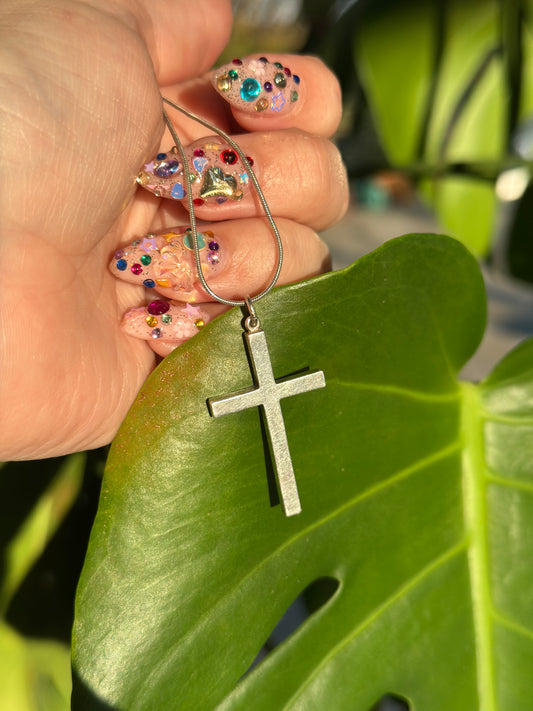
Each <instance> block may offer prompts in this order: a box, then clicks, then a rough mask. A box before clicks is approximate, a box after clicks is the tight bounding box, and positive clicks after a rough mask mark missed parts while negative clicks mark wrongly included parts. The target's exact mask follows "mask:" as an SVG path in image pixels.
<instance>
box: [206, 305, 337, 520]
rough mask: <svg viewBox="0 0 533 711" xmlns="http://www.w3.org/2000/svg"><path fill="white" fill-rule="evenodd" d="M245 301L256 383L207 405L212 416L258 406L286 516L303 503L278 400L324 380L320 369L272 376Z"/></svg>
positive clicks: (246, 336) (256, 324) (261, 336)
mask: <svg viewBox="0 0 533 711" xmlns="http://www.w3.org/2000/svg"><path fill="white" fill-rule="evenodd" d="M247 304H248V306H249V310H250V313H251V314H253V315H251V316H250V317H248V318H247V319H246V321H245V329H246V330H245V333H244V340H245V345H246V350H247V351H248V355H249V357H250V362H251V365H252V372H253V376H254V382H255V386H254V387H251V388H247V389H246V390H242V391H240V392H237V393H232V394H231V395H227V396H226V397H216V398H209V399H208V401H207V402H208V407H209V411H210V413H211V415H212V416H213V417H222V415H230V414H233V413H235V412H241V411H242V410H247V409H249V408H251V407H261V409H262V411H263V413H264V417H265V420H266V429H267V433H268V438H269V441H270V446H271V448H272V455H273V459H274V465H275V468H276V472H277V479H278V485H279V490H280V494H281V502H282V505H283V510H284V512H285V515H286V516H294V515H295V514H299V513H300V512H301V510H302V507H301V505H300V497H299V496H298V488H297V486H296V479H295V477H294V469H293V466H292V461H291V454H290V451H289V443H288V441H287V433H286V431H285V423H284V421H283V413H282V411H281V405H280V400H282V399H283V398H285V397H292V396H293V395H298V394H300V393H304V392H308V391H310V390H316V389H317V388H324V387H325V386H326V380H325V378H324V373H323V372H322V371H321V370H318V371H314V372H311V373H306V374H305V375H300V376H296V377H292V378H284V379H281V380H275V378H274V373H273V371H272V363H271V361H270V354H269V352H268V346H267V342H266V337H265V332H264V331H263V330H262V329H261V327H260V323H259V319H258V318H257V316H255V313H254V312H253V308H252V309H250V306H251V304H250V302H249V300H247Z"/></svg>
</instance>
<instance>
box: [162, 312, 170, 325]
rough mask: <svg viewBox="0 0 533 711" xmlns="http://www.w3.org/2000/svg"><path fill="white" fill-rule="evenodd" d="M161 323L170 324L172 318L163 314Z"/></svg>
mask: <svg viewBox="0 0 533 711" xmlns="http://www.w3.org/2000/svg"><path fill="white" fill-rule="evenodd" d="M161 321H163V323H172V316H171V315H170V314H163V315H162V316H161Z"/></svg>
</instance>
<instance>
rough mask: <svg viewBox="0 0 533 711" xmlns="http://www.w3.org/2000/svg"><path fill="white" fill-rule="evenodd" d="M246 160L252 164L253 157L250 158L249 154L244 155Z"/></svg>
mask: <svg viewBox="0 0 533 711" xmlns="http://www.w3.org/2000/svg"><path fill="white" fill-rule="evenodd" d="M246 160H247V161H248V163H249V164H250V165H253V164H254V159H253V158H251V157H250V156H246Z"/></svg>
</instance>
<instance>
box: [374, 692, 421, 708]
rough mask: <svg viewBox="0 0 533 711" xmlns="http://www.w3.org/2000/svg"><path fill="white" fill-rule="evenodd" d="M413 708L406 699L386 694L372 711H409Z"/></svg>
mask: <svg viewBox="0 0 533 711" xmlns="http://www.w3.org/2000/svg"><path fill="white" fill-rule="evenodd" d="M410 708H411V707H410V706H409V704H408V703H407V701H406V700H405V699H403V698H402V697H400V696H395V695H394V694H385V696H383V697H382V698H381V699H380V700H379V701H378V702H377V703H376V704H374V706H372V708H371V709H370V711H409V709H410Z"/></svg>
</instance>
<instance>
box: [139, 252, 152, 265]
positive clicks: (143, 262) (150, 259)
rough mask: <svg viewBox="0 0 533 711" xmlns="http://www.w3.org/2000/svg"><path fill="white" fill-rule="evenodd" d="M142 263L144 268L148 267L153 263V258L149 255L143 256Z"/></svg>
mask: <svg viewBox="0 0 533 711" xmlns="http://www.w3.org/2000/svg"><path fill="white" fill-rule="evenodd" d="M140 261H141V264H144V266H145V267H147V266H148V265H149V264H150V262H151V261H152V257H150V255H148V254H143V256H142V257H141V260H140Z"/></svg>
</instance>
